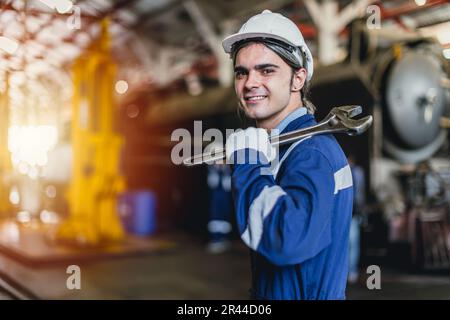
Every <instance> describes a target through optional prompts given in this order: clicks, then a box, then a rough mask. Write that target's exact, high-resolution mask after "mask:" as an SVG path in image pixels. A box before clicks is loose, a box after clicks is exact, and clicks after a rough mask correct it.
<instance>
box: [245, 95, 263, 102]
mask: <svg viewBox="0 0 450 320" xmlns="http://www.w3.org/2000/svg"><path fill="white" fill-rule="evenodd" d="M265 97H266V96H256V97H250V98H247V100H248V101H256V100H262V99H264V98H265Z"/></svg>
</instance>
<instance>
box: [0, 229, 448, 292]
mask: <svg viewBox="0 0 450 320" xmlns="http://www.w3.org/2000/svg"><path fill="white" fill-rule="evenodd" d="M174 241H175V242H176V246H175V248H174V249H172V250H169V251H167V252H162V253H153V254H148V255H138V256H133V257H128V258H117V259H105V260H97V261H84V262H77V261H71V262H70V261H68V262H67V263H63V264H61V263H60V264H57V265H53V266H46V267H39V268H36V267H32V266H25V265H23V264H22V263H18V262H17V261H15V260H14V259H11V258H9V257H6V256H4V255H1V256H0V271H1V272H4V273H6V274H8V276H10V277H12V278H14V280H15V281H17V282H20V283H21V284H24V285H26V286H27V288H28V289H29V290H30V291H32V292H33V293H34V294H35V295H37V296H38V297H39V298H42V299H247V298H248V289H249V284H250V268H249V253H248V250H247V249H246V248H245V247H244V246H243V244H242V243H241V242H240V241H239V240H236V241H235V242H234V243H233V247H232V249H231V250H230V251H229V252H226V253H223V254H219V255H210V254H207V253H206V251H205V247H204V244H203V243H201V242H200V241H199V240H198V239H194V238H192V237H187V236H183V237H177V239H175V240H174ZM70 264H78V265H79V266H80V268H81V289H80V290H69V289H67V287H66V281H67V278H68V277H69V276H70V275H69V274H67V273H66V268H67V266H68V265H70ZM381 271H382V273H381V290H369V289H367V287H366V284H365V282H366V278H367V277H368V275H367V274H365V273H362V276H361V279H360V283H359V284H356V285H349V287H348V290H347V298H348V299H450V273H447V274H445V273H444V274H442V273H441V274H405V273H400V272H399V271H395V270H393V269H388V268H384V267H383V266H381ZM8 298H9V297H8V295H7V294H6V293H5V294H3V293H2V292H1V290H0V299H8Z"/></svg>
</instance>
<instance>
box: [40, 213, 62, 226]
mask: <svg viewBox="0 0 450 320" xmlns="http://www.w3.org/2000/svg"><path fill="white" fill-rule="evenodd" d="M39 217H40V219H41V221H42V222H43V223H48V224H56V223H58V222H59V217H58V214H57V213H56V212H53V211H49V210H42V211H41V214H40V215H39Z"/></svg>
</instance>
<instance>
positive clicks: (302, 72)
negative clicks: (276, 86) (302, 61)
mask: <svg viewBox="0 0 450 320" xmlns="http://www.w3.org/2000/svg"><path fill="white" fill-rule="evenodd" d="M306 76H307V71H306V69H305V68H300V69H298V70H297V71H295V72H294V76H293V79H292V86H291V91H292V92H299V91H300V90H302V88H303V86H304V85H305V81H306Z"/></svg>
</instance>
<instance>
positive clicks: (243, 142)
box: [225, 127, 276, 164]
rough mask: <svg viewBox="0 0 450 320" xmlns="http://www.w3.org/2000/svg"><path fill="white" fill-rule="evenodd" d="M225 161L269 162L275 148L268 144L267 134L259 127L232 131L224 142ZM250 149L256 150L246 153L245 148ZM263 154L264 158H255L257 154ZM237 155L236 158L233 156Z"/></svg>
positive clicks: (272, 157)
mask: <svg viewBox="0 0 450 320" xmlns="http://www.w3.org/2000/svg"><path fill="white" fill-rule="evenodd" d="M225 147H226V153H227V161H228V163H232V164H248V163H250V164H256V163H261V162H264V161H266V163H268V162H271V161H273V160H274V159H275V157H276V149H275V148H274V147H273V146H272V145H271V144H270V140H269V134H268V133H267V131H266V130H264V129H261V128H258V129H257V128H252V127H250V128H248V129H246V130H240V131H237V132H234V133H232V134H231V135H230V136H229V137H228V139H227V142H226V146H225ZM246 149H251V150H254V151H257V152H251V150H250V152H249V153H248V154H249V156H248V157H246V155H245V150H246ZM258 152H259V154H261V153H262V154H263V155H264V157H265V159H259V160H258V159H257V155H258ZM234 156H237V159H235V158H234Z"/></svg>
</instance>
